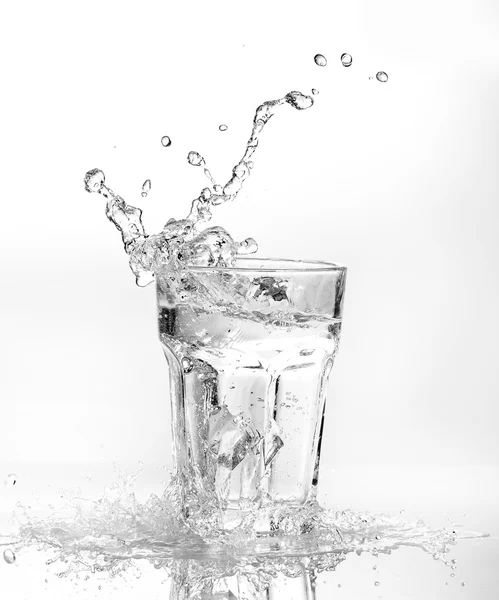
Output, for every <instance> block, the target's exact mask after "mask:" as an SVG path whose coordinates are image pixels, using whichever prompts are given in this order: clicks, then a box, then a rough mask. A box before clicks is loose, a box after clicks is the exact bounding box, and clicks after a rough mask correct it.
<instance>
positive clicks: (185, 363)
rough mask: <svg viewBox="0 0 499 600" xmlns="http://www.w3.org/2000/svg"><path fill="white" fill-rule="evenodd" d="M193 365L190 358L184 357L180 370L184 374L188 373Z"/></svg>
mask: <svg viewBox="0 0 499 600" xmlns="http://www.w3.org/2000/svg"><path fill="white" fill-rule="evenodd" d="M193 366H194V365H193V364H192V360H191V359H190V358H187V356H184V358H183V359H182V369H183V370H184V373H190V372H191V371H192V367H193Z"/></svg>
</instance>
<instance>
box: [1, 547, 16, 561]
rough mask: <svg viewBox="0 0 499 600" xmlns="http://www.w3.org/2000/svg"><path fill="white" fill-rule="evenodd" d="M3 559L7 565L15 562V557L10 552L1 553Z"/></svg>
mask: <svg viewBox="0 0 499 600" xmlns="http://www.w3.org/2000/svg"><path fill="white" fill-rule="evenodd" d="M3 559H4V561H5V562H6V563H7V564H8V565H13V564H14V563H15V562H16V555H15V554H14V552H13V551H12V550H9V549H7V550H4V551H3Z"/></svg>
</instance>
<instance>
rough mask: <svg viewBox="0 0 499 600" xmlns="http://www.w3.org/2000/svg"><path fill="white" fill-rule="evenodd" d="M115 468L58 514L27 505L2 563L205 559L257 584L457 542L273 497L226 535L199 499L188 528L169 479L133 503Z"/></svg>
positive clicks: (74, 569)
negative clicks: (261, 530)
mask: <svg viewBox="0 0 499 600" xmlns="http://www.w3.org/2000/svg"><path fill="white" fill-rule="evenodd" d="M116 472H117V481H115V483H114V484H113V485H111V486H110V487H108V488H106V489H105V490H104V493H103V495H102V497H100V498H99V499H97V500H93V499H84V498H81V497H79V496H77V494H76V492H74V493H69V492H66V493H65V494H64V495H65V498H66V500H65V502H66V504H65V507H64V510H63V511H59V513H53V514H51V515H50V516H49V517H47V518H46V519H36V518H33V517H31V516H30V515H29V511H28V510H27V509H24V511H23V512H22V513H21V514H19V512H18V513H16V515H17V517H16V519H17V526H18V534H17V535H16V536H15V538H14V539H12V540H10V544H9V545H10V548H9V549H7V550H5V551H4V558H5V560H6V562H8V563H9V564H12V563H13V562H14V561H15V553H14V550H13V549H12V548H15V550H16V551H17V552H20V551H21V550H22V549H23V548H26V547H33V546H35V547H37V548H38V549H43V550H44V551H45V552H48V554H49V558H48V560H47V564H56V563H57V564H58V565H59V566H60V567H61V568H62V569H63V570H62V571H61V573H60V574H61V575H62V576H67V575H70V574H72V573H80V572H89V573H94V572H96V571H99V572H108V573H109V574H110V575H113V574H116V573H119V572H122V571H124V570H127V569H128V568H131V567H132V565H133V561H135V560H137V559H142V560H146V561H148V562H149V563H151V564H153V565H154V566H155V567H156V568H166V569H169V570H170V571H171V572H173V571H175V569H176V568H178V565H179V561H180V562H181V563H184V564H185V562H186V561H195V560H197V561H199V560H209V561H211V562H210V564H212V566H213V570H212V571H210V577H211V578H212V579H213V577H227V576H229V575H231V574H234V572H240V573H244V572H245V569H247V568H249V567H251V569H252V570H253V572H255V573H257V574H259V576H261V577H262V578H263V579H262V581H264V582H265V579H266V576H267V575H269V573H270V574H272V573H274V572H275V570H276V569H277V570H281V571H287V572H288V573H292V572H293V570H296V568H297V566H298V565H300V569H301V570H302V571H303V570H304V571H305V572H312V571H318V572H320V571H321V570H325V569H328V570H331V569H334V568H335V567H336V566H337V565H338V564H339V563H340V562H342V561H343V560H345V559H346V558H347V556H348V555H349V554H351V553H354V552H355V553H356V554H362V553H369V554H371V555H372V556H375V557H376V556H379V555H380V554H390V553H391V552H392V551H394V550H396V549H398V548H400V547H402V546H409V547H417V548H420V549H421V550H423V551H424V552H426V553H428V554H430V555H431V556H432V557H433V558H435V559H437V560H441V561H442V562H443V563H444V564H445V565H447V566H448V565H451V562H450V561H447V560H446V559H445V555H446V553H447V552H449V550H450V549H451V548H452V547H453V546H454V545H455V544H456V542H457V539H458V535H457V534H456V533H455V532H450V531H448V530H446V529H432V528H429V527H427V526H426V525H425V524H424V523H423V522H422V521H419V522H418V523H411V522H408V521H405V520H404V519H402V518H401V517H400V516H398V515H397V516H390V515H383V514H380V515H376V514H372V513H368V512H354V511H351V510H333V509H324V508H321V507H320V506H319V505H318V504H317V503H316V502H311V503H309V504H308V505H306V506H302V507H299V508H296V509H293V510H291V511H290V509H289V506H284V505H280V504H279V502H275V501H274V502H273V503H271V504H269V505H268V506H266V507H264V508H263V509H262V508H261V507H260V508H259V509H256V510H254V511H253V512H249V513H248V514H247V515H246V517H245V518H243V519H242V521H241V522H240V524H239V525H238V526H237V527H235V528H234V529H233V530H231V531H227V530H223V529H220V528H218V527H216V526H213V523H214V522H215V521H216V519H215V518H214V516H213V507H211V506H203V505H202V504H201V503H200V505H199V506H197V507H192V508H193V509H195V510H197V511H198V520H199V523H198V526H197V527H192V521H191V522H190V524H189V525H187V524H186V521H185V519H184V517H183V514H184V513H183V511H184V507H183V505H182V501H181V498H182V494H181V491H180V480H179V478H178V477H177V476H172V477H171V478H170V481H169V483H168V485H167V486H166V488H165V489H164V492H163V493H162V495H161V496H157V495H155V494H151V495H150V497H149V498H148V499H147V500H146V501H145V502H144V503H141V502H139V501H138V500H137V498H136V495H135V488H136V481H137V478H138V476H139V475H140V473H141V471H139V472H138V473H136V474H134V475H127V474H126V473H125V471H124V470H122V469H119V468H118V467H116ZM262 510H264V511H265V512H266V515H267V516H268V515H269V514H270V515H271V518H272V520H273V523H274V528H273V530H272V532H271V533H270V534H268V535H267V536H263V537H257V535H256V534H255V530H254V523H255V521H256V520H257V519H259V518H261V511H262ZM62 515H64V517H63V516H62ZM206 519H208V521H210V523H209V525H208V526H207V525H206ZM463 537H464V536H463ZM475 537H478V534H475ZM201 575H202V574H201V573H199V577H201ZM205 575H207V573H205Z"/></svg>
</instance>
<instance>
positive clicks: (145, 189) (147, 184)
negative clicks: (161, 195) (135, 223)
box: [142, 179, 151, 198]
mask: <svg viewBox="0 0 499 600" xmlns="http://www.w3.org/2000/svg"><path fill="white" fill-rule="evenodd" d="M150 191H151V180H150V179H146V180H145V181H144V183H143V184H142V197H143V198H145V197H146V196H147V194H148V193H149V192H150Z"/></svg>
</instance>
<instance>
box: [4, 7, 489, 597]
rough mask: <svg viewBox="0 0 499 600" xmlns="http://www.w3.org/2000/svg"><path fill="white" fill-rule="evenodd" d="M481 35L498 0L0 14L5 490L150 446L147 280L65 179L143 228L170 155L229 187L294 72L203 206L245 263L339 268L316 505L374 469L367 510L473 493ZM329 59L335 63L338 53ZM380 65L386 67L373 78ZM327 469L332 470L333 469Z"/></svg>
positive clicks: (481, 377) (153, 418) (484, 294)
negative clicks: (290, 103)
mask: <svg viewBox="0 0 499 600" xmlns="http://www.w3.org/2000/svg"><path fill="white" fill-rule="evenodd" d="M498 35H499V8H498V5H497V3H496V2H493V1H489V2H486V1H483V0H469V1H454V2H451V1H447V0H440V1H438V0H437V1H432V2H430V1H426V0H423V1H420V2H417V3H406V2H400V1H380V2H369V1H368V0H363V1H358V2H349V3H345V2H342V3H340V2H336V1H335V2H326V1H322V2H308V3H305V2H301V3H298V2H260V1H253V2H247V3H241V2H204V3H202V2H199V1H197V0H196V1H194V0H193V1H191V2H185V3H179V2H176V3H173V2H169V3H167V2H141V3H138V2H137V3H133V4H132V3H128V2H95V1H87V2H85V3H69V2H53V1H49V2H29V1H28V2H25V3H22V4H21V3H10V4H9V5H8V6H6V7H4V8H3V10H2V19H1V22H0V50H1V55H2V69H1V72H2V86H1V87H2V92H1V96H0V105H1V113H0V122H1V129H0V131H1V138H0V144H1V146H0V147H1V153H2V156H1V161H2V162H1V171H2V178H1V181H2V187H1V193H2V217H3V218H2V227H1V235H0V256H1V257H2V268H1V280H0V298H1V311H0V332H1V337H0V339H1V343H0V364H1V370H2V372H1V378H0V398H1V403H2V404H1V415H0V423H1V435H0V457H1V460H2V462H3V463H4V464H5V470H8V471H14V472H17V473H18V474H19V476H20V479H19V481H20V484H21V483H22V473H23V469H24V468H25V465H28V464H29V465H33V464H34V463H36V464H37V465H38V467H37V469H39V471H40V472H42V473H43V470H44V469H45V468H48V467H49V466H50V465H54V464H57V465H60V464H66V465H67V469H70V468H72V467H71V465H74V464H79V465H80V466H89V465H90V464H93V463H97V462H99V461H101V460H102V459H104V458H117V457H119V460H120V461H121V462H122V463H123V464H136V463H137V461H139V460H140V461H143V462H144V463H146V464H150V465H153V464H157V465H164V464H171V458H170V457H171V450H170V443H171V436H170V421H169V407H168V401H167V384H166V375H167V372H166V363H165V360H164V358H163V356H162V353H161V350H160V346H159V343H158V342H157V338H156V324H155V307H154V290H153V287H152V286H151V287H149V288H147V289H139V288H136V287H135V284H134V278H133V275H132V273H131V272H130V271H129V270H128V265H127V257H126V255H125V253H124V252H123V249H122V245H121V239H120V236H119V233H118V232H117V231H116V230H115V228H114V227H113V225H112V224H111V223H109V222H108V221H107V219H106V218H105V215H104V201H103V199H102V198H100V197H98V196H95V195H92V196H90V195H88V194H87V193H86V192H85V191H84V189H83V176H84V174H85V172H86V171H87V170H88V169H90V168H93V167H99V168H101V169H103V170H104V172H105V173H106V177H107V182H108V184H109V185H110V187H111V188H112V189H113V190H114V191H115V192H116V193H119V194H120V195H122V196H123V197H124V198H125V199H126V200H127V201H128V202H129V203H130V204H134V205H136V206H140V207H141V208H143V210H144V221H145V225H146V228H147V230H148V232H155V231H158V230H159V229H160V228H161V227H162V225H163V224H164V223H165V222H166V221H167V220H168V218H170V217H172V216H173V217H175V218H180V217H182V216H185V215H186V214H187V212H188V209H189V205H190V201H191V200H192V198H194V197H195V196H196V195H197V194H198V193H199V191H200V189H201V188H202V187H204V185H205V181H204V179H203V176H202V172H201V170H199V169H198V170H196V169H194V168H193V167H190V166H189V165H188V164H187V161H186V155H187V153H188V151H190V150H197V151H199V152H200V153H201V154H202V155H203V156H204V157H205V158H206V160H207V162H208V165H209V166H210V168H211V170H212V172H213V173H214V175H215V177H216V178H218V179H221V180H224V179H225V180H227V179H228V176H229V175H230V170H231V168H232V166H233V165H234V164H235V163H236V161H237V160H238V159H239V158H240V156H241V155H242V153H243V149H244V145H245V142H246V140H247V138H248V136H249V132H250V127H251V121H252V118H253V114H254V110H255V108H256V107H257V106H258V105H259V104H260V103H261V102H262V101H264V100H269V99H275V98H279V97H281V96H283V95H285V94H286V93H287V92H289V91H291V90H301V91H302V92H304V93H310V90H311V88H312V87H314V88H317V89H318V90H319V92H320V93H319V95H318V96H317V97H316V98H315V106H314V107H312V108H311V109H310V110H307V111H304V112H300V113H299V112H297V111H293V110H292V109H291V108H288V107H283V109H282V110H281V111H279V114H277V115H276V116H275V117H274V118H273V119H272V121H271V123H270V124H269V126H268V127H267V129H266V131H265V133H264V135H263V136H262V141H261V144H260V147H259V149H258V152H257V154H256V156H255V168H254V170H253V172H252V176H251V178H250V180H248V181H247V185H246V186H245V189H244V191H243V192H242V193H241V194H240V196H239V197H238V199H237V201H236V202H235V203H233V204H231V205H228V206H223V207H220V208H219V209H217V210H216V212H215V217H214V221H213V223H214V224H220V225H223V226H224V227H226V228H227V229H228V230H229V231H231V232H233V235H234V237H235V238H237V239H242V238H245V237H247V236H253V237H255V238H256V239H257V240H258V242H259V245H260V256H281V257H285V258H303V259H322V260H328V261H333V262H339V263H342V264H345V265H347V267H348V269H349V270H348V280H347V290H346V299H345V307H344V326H343V332H342V342H341V348H340V353H339V355H338V358H337V362H336V364H335V367H334V370H333V383H332V392H331V395H330V399H329V405H328V412H327V419H328V421H327V430H326V440H325V442H324V444H323V477H322V481H323V484H322V485H323V486H324V488H325V487H326V486H327V485H328V484H331V485H330V488H328V495H329V499H330V501H331V502H342V501H348V502H349V503H352V505H355V504H356V505H358V506H363V507H365V508H369V507H371V505H372V504H376V500H375V497H377V496H376V491H375V490H374V488H375V487H376V485H377V483H378V484H379V485H382V486H384V492H383V494H382V496H380V497H383V498H385V500H386V503H387V504H385V507H386V509H387V510H388V509H391V508H392V507H391V504H390V502H389V501H388V499H390V498H391V499H392V500H393V498H396V504H397V505H398V506H400V505H403V506H404V505H405V506H407V505H411V502H413V501H414V497H415V496H414V494H415V493H416V495H417V494H419V496H418V497H421V498H424V502H426V504H425V506H426V507H427V508H428V507H430V506H431V500H432V499H434V501H435V503H434V504H433V505H432V506H437V505H438V506H440V505H442V506H446V505H447V504H449V505H450V504H453V503H455V502H457V504H459V501H460V500H462V503H463V504H468V505H470V506H473V507H475V512H476V513H477V514H478V513H480V514H482V513H481V511H482V508H483V505H482V504H481V502H485V505H486V507H489V508H490V509H491V511H492V509H493V507H494V506H496V505H497V504H499V484H498V465H499V444H498V442H497V429H498V419H499V409H498V399H499V376H498V369H497V363H498V360H499V347H498V345H499V342H498V340H499V335H498V334H499V319H498V312H497V306H498V299H499V294H498V292H499V270H498V262H497V259H498V250H499V244H498V239H499V236H498V226H499V225H498V223H499V208H498V206H499V203H498V192H499V175H498V173H499V171H498V167H497V165H498V159H499V150H498V141H497V140H498V112H499V41H498V39H499V38H498ZM318 52H321V53H323V54H324V55H325V56H326V57H327V59H328V65H327V66H326V67H324V68H321V67H318V66H316V65H315V64H314V61H313V57H314V55H315V54H316V53H318ZM343 52H349V53H351V54H352V56H353V65H352V66H351V67H350V68H348V69H346V68H344V67H342V65H341V63H340V60H339V57H340V55H341V54H342V53H343ZM379 70H384V71H386V72H387V73H388V75H389V81H388V82H387V83H385V84H383V83H379V82H378V81H376V79H372V80H370V79H369V78H370V77H373V76H375V74H376V72H377V71H379ZM222 123H225V124H227V126H228V130H227V131H226V132H223V133H222V132H220V131H219V130H218V126H219V125H220V124H222ZM163 135H169V136H170V137H171V139H172V145H171V147H169V148H164V147H163V146H162V145H161V143H160V139H161V137H162V136H163ZM147 178H150V179H151V181H152V191H151V192H150V194H149V196H148V197H147V198H146V199H143V198H141V196H140V191H141V185H142V183H143V181H144V180H145V179H147ZM102 446H103V447H102ZM332 469H336V470H337V472H342V473H345V477H344V478H343V479H342V478H341V477H340V479H339V481H340V482H342V483H341V486H342V487H341V486H340V487H337V486H336V485H333V484H332V483H331V482H333V481H334V477H331V474H332V473H333V471H332ZM355 473H363V475H361V476H360V475H359V477H356V476H355ZM366 473H367V474H368V476H367V479H365V481H366V485H365V486H363V485H359V482H362V481H364V478H365V477H366V475H365V474H366ZM383 473H384V474H385V475H383ZM393 473H397V474H398V475H396V476H393V475H390V474H393ZM411 473H417V474H419V475H418V476H416V475H415V476H414V477H412V475H411ZM425 473H430V475H428V476H426V475H424V474H425ZM431 473H433V475H431ZM421 474H423V475H421ZM479 474H482V475H480V476H479ZM418 477H419V479H418ZM432 477H433V479H432ZM354 481H355V482H356V483H355V485H354V483H353V482H354ZM431 481H433V484H431V485H430V482H431ZM373 494H374V496H373ZM456 498H457V500H456ZM463 498H466V500H463ZM424 502H423V504H424ZM446 503H447V504H446ZM373 508H379V509H382V508H383V507H382V506H378V507H374V506H373ZM487 510H488V508H487ZM486 514H489V517H488V520H487V519H485V520H484V521H483V522H482V521H481V526H482V528H483V527H485V528H487V527H488V530H489V531H491V532H493V531H495V530H496V529H497V528H498V527H499V523H498V519H497V512H490V513H486ZM484 577H485V578H486V577H487V576H484ZM0 587H1V581H0ZM484 590H485V588H484ZM459 592H460V593H461V590H459ZM463 593H465V592H464V591H463ZM470 593H471V592H470ZM487 593H489V592H487ZM490 593H491V594H492V591H490ZM408 597H409V596H408ZM435 597H438V596H435ZM456 597H457V596H456ZM470 597H471V596H470ZM480 597H483V598H493V595H486V592H483V594H482V595H481V596H480Z"/></svg>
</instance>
